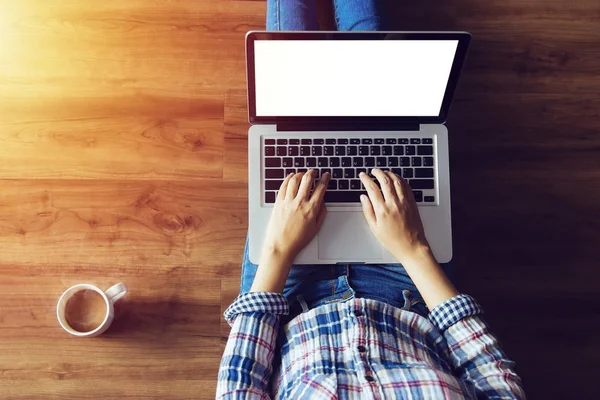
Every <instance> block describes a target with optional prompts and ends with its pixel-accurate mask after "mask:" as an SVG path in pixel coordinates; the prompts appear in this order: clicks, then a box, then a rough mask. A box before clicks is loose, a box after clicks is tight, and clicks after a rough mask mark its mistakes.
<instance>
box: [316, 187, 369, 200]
mask: <svg viewBox="0 0 600 400" xmlns="http://www.w3.org/2000/svg"><path fill="white" fill-rule="evenodd" d="M361 194H365V195H366V194H367V192H365V191H363V190H353V191H349V192H340V191H331V192H330V191H328V192H325V196H324V197H323V200H324V201H325V203H360V195H361Z"/></svg>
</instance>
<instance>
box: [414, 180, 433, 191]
mask: <svg viewBox="0 0 600 400" xmlns="http://www.w3.org/2000/svg"><path fill="white" fill-rule="evenodd" d="M408 184H409V185H410V187H412V188H413V189H433V187H434V185H433V179H411V180H410V181H408Z"/></svg>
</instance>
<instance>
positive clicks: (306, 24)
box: [267, 0, 319, 31]
mask: <svg viewBox="0 0 600 400" xmlns="http://www.w3.org/2000/svg"><path fill="white" fill-rule="evenodd" d="M267 30H268V31H316V30H319V25H318V22H317V5H316V0H268V1H267Z"/></svg>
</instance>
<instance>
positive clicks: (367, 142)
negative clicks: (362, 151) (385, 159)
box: [361, 138, 373, 144]
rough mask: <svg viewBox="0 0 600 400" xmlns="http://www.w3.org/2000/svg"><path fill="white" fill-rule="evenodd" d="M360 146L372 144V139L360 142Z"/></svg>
mask: <svg viewBox="0 0 600 400" xmlns="http://www.w3.org/2000/svg"><path fill="white" fill-rule="evenodd" d="M361 142H362V144H372V143H373V139H366V138H365V139H362V140H361Z"/></svg>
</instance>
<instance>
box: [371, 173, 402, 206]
mask: <svg viewBox="0 0 600 400" xmlns="http://www.w3.org/2000/svg"><path fill="white" fill-rule="evenodd" d="M372 173H373V175H375V178H377V180H378V181H379V186H381V191H382V192H383V198H384V199H385V201H386V202H388V203H391V202H393V201H394V199H395V197H396V192H395V190H394V185H393V183H392V180H391V179H390V177H389V176H388V175H387V174H386V173H385V172H383V171H382V170H380V169H379V168H374V169H373V172H372Z"/></svg>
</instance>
